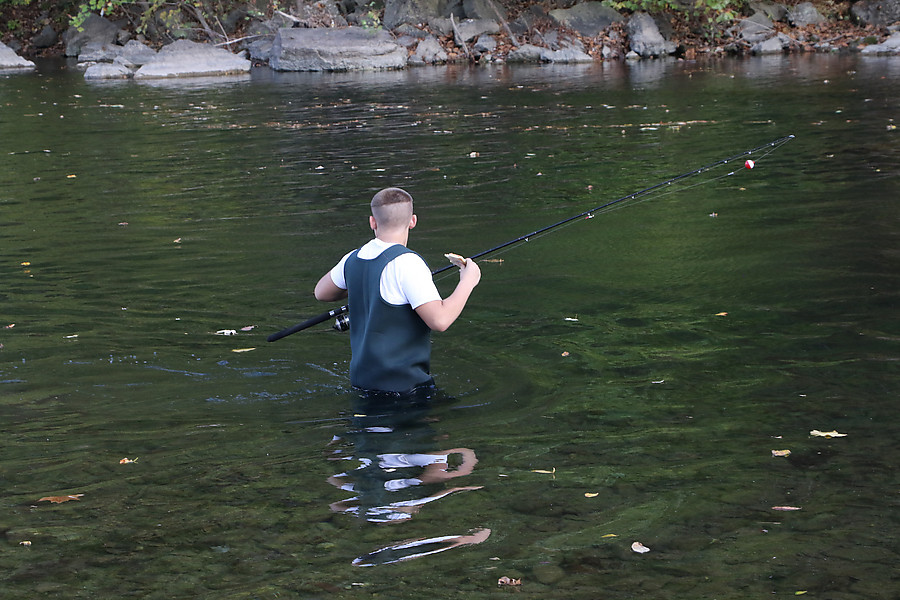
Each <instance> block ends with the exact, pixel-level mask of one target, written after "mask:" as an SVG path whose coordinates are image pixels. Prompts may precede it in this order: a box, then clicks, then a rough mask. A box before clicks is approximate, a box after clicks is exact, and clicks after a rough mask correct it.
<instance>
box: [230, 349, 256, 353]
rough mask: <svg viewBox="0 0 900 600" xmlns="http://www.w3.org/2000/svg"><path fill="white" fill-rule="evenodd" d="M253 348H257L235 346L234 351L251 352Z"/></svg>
mask: <svg viewBox="0 0 900 600" xmlns="http://www.w3.org/2000/svg"><path fill="white" fill-rule="evenodd" d="M252 350H256V348H235V349H234V350H232V352H250V351H252Z"/></svg>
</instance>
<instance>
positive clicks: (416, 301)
mask: <svg viewBox="0 0 900 600" xmlns="http://www.w3.org/2000/svg"><path fill="white" fill-rule="evenodd" d="M381 297H382V298H384V301H385V302H387V303H389V304H395V305H403V304H409V305H410V306H411V307H412V308H413V309H414V310H415V309H416V308H419V307H420V306H422V305H423V304H425V303H427V302H433V301H434V300H440V299H441V294H440V292H438V289H437V286H435V285H434V280H433V279H432V278H431V271H430V270H429V269H428V265H426V264H425V261H424V260H422V257H420V256H418V255H417V254H413V253H411V252H407V253H406V254H401V255H400V256H398V257H397V258H395V259H394V260H392V261H391V262H389V263H388V265H387V266H386V267H385V268H384V271H383V272H382V274H381Z"/></svg>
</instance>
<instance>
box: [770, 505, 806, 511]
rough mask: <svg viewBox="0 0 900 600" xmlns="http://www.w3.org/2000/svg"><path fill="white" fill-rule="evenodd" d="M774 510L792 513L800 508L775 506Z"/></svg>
mask: <svg viewBox="0 0 900 600" xmlns="http://www.w3.org/2000/svg"><path fill="white" fill-rule="evenodd" d="M772 510H780V511H792V510H800V507H799V506H773V507H772Z"/></svg>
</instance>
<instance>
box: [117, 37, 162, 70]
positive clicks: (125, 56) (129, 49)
mask: <svg viewBox="0 0 900 600" xmlns="http://www.w3.org/2000/svg"><path fill="white" fill-rule="evenodd" d="M119 58H120V59H121V60H122V61H124V62H125V63H127V64H132V65H134V66H136V67H139V66H141V65H146V64H147V63H148V62H150V61H152V60H153V59H154V58H156V50H154V49H153V48H151V47H150V46H147V45H145V44H142V43H141V42H139V41H137V40H128V42H127V43H126V44H125V45H124V46H122V50H121V51H120V52H119Z"/></svg>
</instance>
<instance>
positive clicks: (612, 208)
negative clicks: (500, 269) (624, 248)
mask: <svg viewBox="0 0 900 600" xmlns="http://www.w3.org/2000/svg"><path fill="white" fill-rule="evenodd" d="M736 173H737V171H731V172H730V173H725V174H724V175H719V176H718V177H713V178H712V179H707V180H706V181H700V182H698V183H694V184H692V185H686V186H683V187H677V188H669V189H667V190H665V191H662V192H658V193H656V194H655V195H653V196H651V195H647V196H645V197H643V198H639V199H635V200H633V201H632V202H630V203H625V202H622V203H619V204H615V205H613V206H609V207H607V208H604V209H601V210H597V211H594V212H592V213H591V214H590V215H587V216H585V217H584V218H583V219H581V220H580V221H576V220H572V221H569V222H566V223H564V224H562V225H560V226H559V228H558V229H554V230H551V231H545V232H543V233H540V234H538V235H535V236H532V237H529V238H528V239H525V240H522V241H521V242H519V243H518V244H515V245H511V246H509V247H506V248H503V249H501V250H498V251H496V252H494V253H493V255H494V256H495V257H496V256H502V255H504V254H506V253H507V252H509V251H510V250H516V249H517V248H521V247H522V246H524V245H525V244H528V243H529V242H535V241H537V240H539V239H541V238H543V237H545V236H548V235H550V234H551V233H556V232H558V231H562V230H563V229H566V228H568V227H571V226H572V225H576V224H578V223H580V222H581V221H584V220H590V219H593V218H594V217H598V216H600V215H605V214H607V213H611V212H613V211H616V210H619V209H622V208H626V207H630V206H634V205H636V204H642V203H644V202H647V201H648V200H658V199H660V198H664V197H666V196H669V195H671V194H680V193H682V192H685V191H688V190H692V189H694V188H698V187H700V186H703V185H709V184H710V183H715V182H716V181H720V180H722V179H725V178H727V177H730V176H732V175H735V174H736ZM435 273H436V272H435ZM452 275H453V273H443V274H441V276H440V277H437V278H436V279H435V281H443V280H444V279H446V278H448V277H451V276H452Z"/></svg>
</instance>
